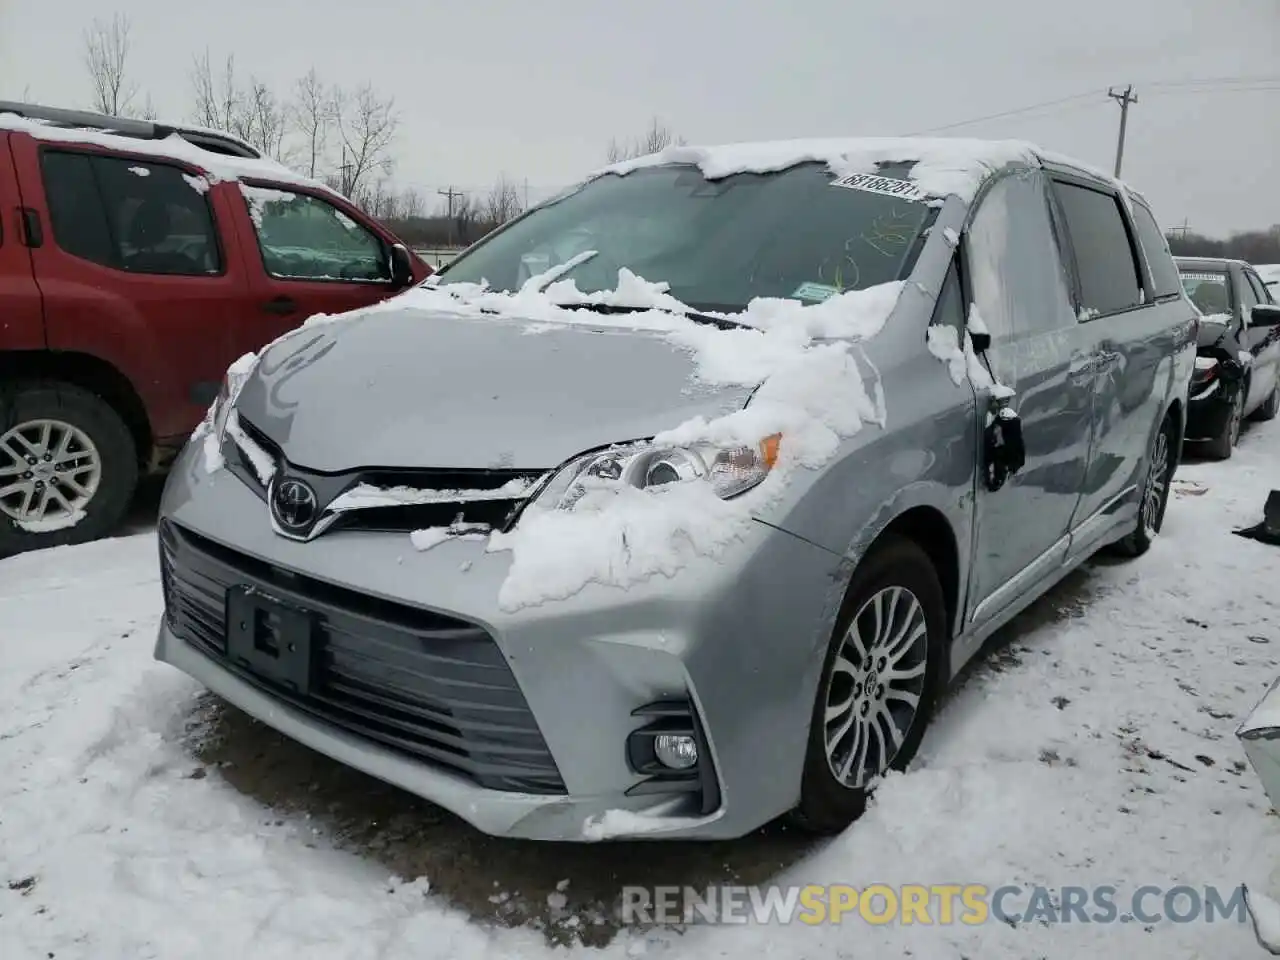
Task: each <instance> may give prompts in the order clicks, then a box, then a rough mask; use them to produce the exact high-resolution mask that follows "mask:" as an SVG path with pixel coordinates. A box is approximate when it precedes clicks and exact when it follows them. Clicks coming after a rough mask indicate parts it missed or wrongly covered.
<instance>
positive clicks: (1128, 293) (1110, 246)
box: [1053, 181, 1142, 314]
mask: <svg viewBox="0 0 1280 960" xmlns="http://www.w3.org/2000/svg"><path fill="white" fill-rule="evenodd" d="M1053 190H1054V193H1055V194H1057V197H1058V203H1059V204H1060V205H1061V207H1062V214H1063V217H1064V218H1065V219H1066V221H1067V232H1068V234H1070V237H1071V246H1072V248H1073V249H1074V250H1075V255H1076V269H1077V271H1078V273H1079V275H1080V301H1081V302H1080V306H1081V307H1082V308H1083V309H1085V310H1088V311H1090V312H1093V311H1096V312H1097V313H1100V314H1107V313H1116V312H1117V311H1120V310H1127V309H1129V308H1130V307H1136V306H1137V305H1138V304H1140V303H1141V302H1142V292H1141V286H1140V284H1139V281H1138V266H1137V264H1136V263H1135V262H1134V259H1133V246H1132V244H1131V243H1130V242H1129V231H1128V230H1127V229H1126V227H1125V224H1124V219H1123V216H1122V215H1121V213H1120V202H1119V200H1118V199H1117V198H1116V196H1115V195H1114V194H1110V193H1105V192H1103V191H1101V190H1093V189H1090V188H1088V187H1080V186H1076V185H1075V184H1072V183H1062V182H1059V181H1055V182H1054V184H1053Z"/></svg>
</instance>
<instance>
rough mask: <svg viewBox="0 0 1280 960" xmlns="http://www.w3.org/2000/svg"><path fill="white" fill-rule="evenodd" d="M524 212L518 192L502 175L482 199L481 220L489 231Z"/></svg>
mask: <svg viewBox="0 0 1280 960" xmlns="http://www.w3.org/2000/svg"><path fill="white" fill-rule="evenodd" d="M523 212H524V203H523V202H522V201H521V199H520V190H519V188H517V187H516V185H515V184H514V183H512V182H511V181H510V180H508V179H507V177H506V175H505V174H503V175H502V176H500V177H499V178H498V181H497V182H496V183H495V184H494V185H493V187H492V188H491V189H490V190H489V195H488V196H487V197H485V199H484V205H483V210H482V211H481V213H482V219H484V220H485V221H486V222H487V225H488V226H489V228H490V229H493V228H495V227H500V226H502V225H503V224H504V223H506V222H507V221H508V220H514V219H515V218H516V217H518V216H519V215H520V214H521V213H523Z"/></svg>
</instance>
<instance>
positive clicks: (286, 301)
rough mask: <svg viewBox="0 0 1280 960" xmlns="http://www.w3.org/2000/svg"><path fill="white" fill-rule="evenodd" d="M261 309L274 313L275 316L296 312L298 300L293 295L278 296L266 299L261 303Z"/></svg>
mask: <svg viewBox="0 0 1280 960" xmlns="http://www.w3.org/2000/svg"><path fill="white" fill-rule="evenodd" d="M262 309H263V310H265V311H266V312H267V313H274V314H276V315H277V316H281V317H284V316H288V315H289V314H291V313H297V312H298V302H297V301H296V300H294V299H293V297H285V296H280V297H276V298H275V299H274V300H268V301H267V302H266V303H264V304H263V305H262Z"/></svg>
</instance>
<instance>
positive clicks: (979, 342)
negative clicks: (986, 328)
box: [969, 330, 991, 353]
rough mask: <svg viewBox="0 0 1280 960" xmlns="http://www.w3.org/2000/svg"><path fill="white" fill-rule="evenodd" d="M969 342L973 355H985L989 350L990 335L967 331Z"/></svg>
mask: <svg viewBox="0 0 1280 960" xmlns="http://www.w3.org/2000/svg"><path fill="white" fill-rule="evenodd" d="M969 342H970V343H972V344H973V352H974V353H986V352H987V351H988V350H990V349H991V334H989V333H974V332H973V331H972V330H970V331H969Z"/></svg>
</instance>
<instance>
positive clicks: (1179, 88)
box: [903, 76, 1280, 137]
mask: <svg viewBox="0 0 1280 960" xmlns="http://www.w3.org/2000/svg"><path fill="white" fill-rule="evenodd" d="M1269 83H1277V84H1280V77H1269V76H1255V77H1205V78H1201V79H1192V80H1155V81H1151V82H1150V83H1145V84H1143V86H1144V87H1156V88H1161V89H1158V90H1157V91H1156V92H1155V93H1153V94H1152V95H1153V96H1154V95H1156V94H1158V95H1160V96H1171V95H1177V94H1197V93H1237V92H1240V93H1244V92H1256V91H1259V90H1276V89H1280V86H1274V87H1273V86H1248V85H1247V84H1269ZM1215 85H1217V86H1215ZM1166 88H1167V89H1166ZM1185 88H1191V89H1185ZM1103 94H1104V91H1102V90H1089V91H1085V92H1081V93H1074V94H1072V95H1071V96H1069V97H1059V98H1057V99H1055V100H1044V101H1042V102H1040V103H1033V104H1029V105H1028V106H1025V107H1016V108H1014V109H1012V110H1002V111H1000V112H999V113H989V114H985V115H984V116H980V117H971V118H969V119H968V120H957V121H956V122H954V123H947V124H943V125H942V126H940V127H929V128H928V129H926V130H918V131H916V132H915V133H908V134H903V136H908V137H919V136H923V135H924V134H929V133H940V132H942V131H944V130H955V129H957V128H959V127H968V126H972V125H974V124H977V123H985V122H986V121H988V120H1003V119H1005V118H1006V117H1018V116H1022V115H1024V114H1028V113H1034V112H1036V111H1038V110H1045V109H1046V108H1050V107H1059V108H1065V109H1073V108H1074V107H1075V106H1077V105H1079V106H1084V105H1085V104H1084V103H1083V102H1082V101H1086V100H1093V101H1094V102H1095V103H1101V102H1102V97H1103ZM1052 112H1057V111H1052Z"/></svg>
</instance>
